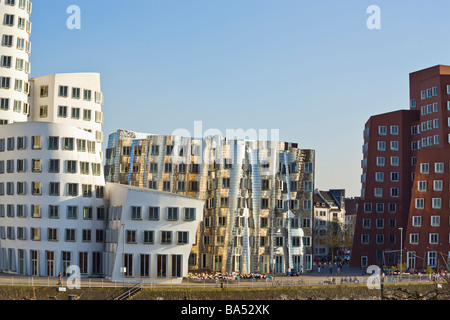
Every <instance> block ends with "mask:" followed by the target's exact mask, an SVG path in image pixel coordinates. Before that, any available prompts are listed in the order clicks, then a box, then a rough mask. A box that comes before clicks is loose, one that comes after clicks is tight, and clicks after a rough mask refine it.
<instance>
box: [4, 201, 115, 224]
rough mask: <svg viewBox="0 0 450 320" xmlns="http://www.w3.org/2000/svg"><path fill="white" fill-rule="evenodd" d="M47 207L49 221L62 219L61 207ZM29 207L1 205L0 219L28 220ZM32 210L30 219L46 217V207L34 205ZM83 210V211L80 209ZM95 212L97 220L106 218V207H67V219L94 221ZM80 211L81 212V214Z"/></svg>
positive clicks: (31, 206) (31, 207) (23, 205)
mask: <svg viewBox="0 0 450 320" xmlns="http://www.w3.org/2000/svg"><path fill="white" fill-rule="evenodd" d="M46 207H47V217H48V218H49V219H60V218H61V207H60V206H59V205H48V206H46ZM27 208H28V206H27V205H25V204H17V205H13V204H7V205H4V204H0V218H5V217H6V218H14V217H17V218H27V216H28V213H27ZM29 208H30V211H31V212H30V217H31V218H42V217H43V216H44V212H43V211H44V206H43V205H36V204H32V205H30V206H29ZM80 208H81V209H80ZM94 210H95V211H96V215H95V218H96V220H99V221H103V220H105V218H106V209H105V207H96V208H93V207H89V206H84V207H78V206H67V207H66V219H69V220H76V219H78V217H79V215H81V217H82V218H83V220H93V219H94ZM79 211H81V212H80V213H79Z"/></svg>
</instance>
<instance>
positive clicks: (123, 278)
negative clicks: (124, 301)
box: [120, 223, 125, 287]
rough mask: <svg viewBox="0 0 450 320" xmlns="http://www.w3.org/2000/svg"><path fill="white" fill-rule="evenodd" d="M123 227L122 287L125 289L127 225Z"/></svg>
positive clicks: (123, 224)
mask: <svg viewBox="0 0 450 320" xmlns="http://www.w3.org/2000/svg"><path fill="white" fill-rule="evenodd" d="M120 226H121V227H122V230H123V231H122V233H123V237H122V238H123V239H122V240H123V241H122V286H123V287H125V223H122V224H121V225H120Z"/></svg>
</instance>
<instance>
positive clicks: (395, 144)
mask: <svg viewBox="0 0 450 320" xmlns="http://www.w3.org/2000/svg"><path fill="white" fill-rule="evenodd" d="M391 150H392V151H398V141H391Z"/></svg>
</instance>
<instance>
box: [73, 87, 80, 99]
mask: <svg viewBox="0 0 450 320" xmlns="http://www.w3.org/2000/svg"><path fill="white" fill-rule="evenodd" d="M80 91H81V90H80V88H72V99H80Z"/></svg>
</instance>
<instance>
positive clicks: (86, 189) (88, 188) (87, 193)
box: [81, 184, 92, 198]
mask: <svg viewBox="0 0 450 320" xmlns="http://www.w3.org/2000/svg"><path fill="white" fill-rule="evenodd" d="M81 190H82V192H83V197H85V198H91V197H92V185H90V184H82V185H81Z"/></svg>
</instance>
